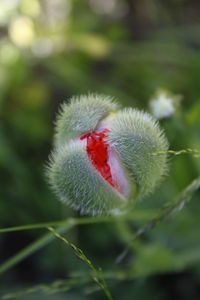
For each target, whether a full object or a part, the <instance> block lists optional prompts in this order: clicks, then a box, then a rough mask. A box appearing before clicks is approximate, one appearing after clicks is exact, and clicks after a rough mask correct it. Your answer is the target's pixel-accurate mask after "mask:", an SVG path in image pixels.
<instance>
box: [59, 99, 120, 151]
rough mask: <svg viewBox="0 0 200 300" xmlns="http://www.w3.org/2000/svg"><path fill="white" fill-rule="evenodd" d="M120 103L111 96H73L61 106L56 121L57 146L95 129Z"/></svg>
mask: <svg viewBox="0 0 200 300" xmlns="http://www.w3.org/2000/svg"><path fill="white" fill-rule="evenodd" d="M117 109H118V105H117V104H116V103H115V102H114V101H113V99H112V98H111V97H109V96H104V95H96V94H88V95H82V96H80V97H73V98H72V99H71V101H70V103H64V104H63V105H62V106H61V110H60V113H59V115H58V117H57V121H56V135H55V146H56V147H59V146H62V145H64V144H65V143H66V142H68V141H70V140H71V139H75V138H78V137H80V136H81V135H82V134H84V133H87V132H91V131H93V130H95V129H96V128H97V126H98V124H99V122H100V121H101V120H102V119H104V118H105V117H106V116H108V115H109V114H110V113H112V112H115V111H116V110H117Z"/></svg>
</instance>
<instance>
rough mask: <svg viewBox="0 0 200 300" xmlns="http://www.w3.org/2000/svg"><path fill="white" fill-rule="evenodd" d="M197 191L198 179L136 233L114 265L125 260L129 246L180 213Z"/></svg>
mask: <svg viewBox="0 0 200 300" xmlns="http://www.w3.org/2000/svg"><path fill="white" fill-rule="evenodd" d="M199 189H200V177H198V178H196V179H195V180H193V181H192V183H191V184H190V185H188V186H187V187H186V188H185V189H184V190H183V192H182V193H181V194H180V196H178V197H177V198H176V199H175V200H174V201H169V202H168V203H167V204H165V205H164V206H163V207H162V208H161V209H160V210H159V211H158V213H157V214H156V215H155V216H154V218H152V220H151V221H150V222H148V223H147V224H146V225H145V226H144V227H142V228H139V229H138V230H137V231H136V233H135V234H134V235H133V236H132V239H131V240H130V242H129V244H128V246H127V247H126V249H125V250H124V251H123V252H122V253H121V254H120V255H119V256H118V257H117V259H116V263H117V264H119V263H120V262H121V261H122V260H123V259H124V258H125V256H126V255H127V253H128V251H129V249H130V247H131V245H132V244H133V242H134V241H135V240H136V239H137V238H138V237H140V236H141V235H143V234H144V233H146V232H148V231H149V230H151V229H153V228H155V227H156V226H157V225H158V224H160V222H162V221H163V220H166V219H168V218H172V217H173V216H174V215H175V214H176V213H178V212H180V211H181V210H182V209H183V208H184V206H185V205H186V204H187V203H188V202H189V201H190V200H191V199H192V196H193V195H194V193H195V192H196V191H197V190H199Z"/></svg>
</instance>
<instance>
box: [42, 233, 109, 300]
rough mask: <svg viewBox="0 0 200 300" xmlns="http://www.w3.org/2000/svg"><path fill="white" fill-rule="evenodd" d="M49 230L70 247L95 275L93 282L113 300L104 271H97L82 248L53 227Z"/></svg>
mask: <svg viewBox="0 0 200 300" xmlns="http://www.w3.org/2000/svg"><path fill="white" fill-rule="evenodd" d="M47 229H48V230H49V231H50V232H52V233H53V234H54V235H55V237H56V238H57V239H59V240H61V241H62V242H63V243H65V244H66V245H67V246H69V247H70V248H71V249H72V250H73V251H74V253H75V254H76V256H77V257H78V258H79V259H80V260H82V261H83V262H84V263H85V264H86V265H87V266H88V267H89V268H90V270H91V271H92V273H93V275H92V279H93V281H94V282H95V283H96V284H97V285H98V286H99V287H100V288H101V289H102V290H103V291H104V293H105V295H106V297H107V299H109V300H112V296H111V293H110V291H109V290H108V287H107V284H106V282H105V279H104V276H103V272H102V269H101V268H99V270H97V269H96V268H95V266H94V265H93V264H92V262H91V260H90V259H88V258H87V256H86V255H85V254H84V252H83V251H82V250H81V249H80V248H78V247H77V246H75V245H74V244H72V243H71V242H69V241H68V240H67V239H66V238H64V237H63V236H62V235H60V234H59V233H58V232H57V231H56V230H55V229H54V228H53V227H48V228H47Z"/></svg>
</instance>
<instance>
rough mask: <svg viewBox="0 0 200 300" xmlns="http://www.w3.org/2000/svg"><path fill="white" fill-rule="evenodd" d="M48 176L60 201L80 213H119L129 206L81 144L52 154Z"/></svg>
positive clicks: (74, 142) (76, 142)
mask: <svg viewBox="0 0 200 300" xmlns="http://www.w3.org/2000/svg"><path fill="white" fill-rule="evenodd" d="M47 176H48V178H49V182H50V184H51V186H52V188H53V190H54V191H55V193H56V194H57V196H58V198H59V199H60V200H61V201H62V202H64V203H66V204H68V205H69V206H71V207H73V208H74V209H75V210H79V211H80V213H81V214H90V215H93V216H94V215H102V214H103V215H109V214H119V213H120V212H121V211H123V209H124V207H125V206H126V199H125V198H123V196H121V195H120V194H119V193H118V192H117V191H116V190H115V189H113V188H112V187H111V186H110V185H109V184H108V183H107V182H106V181H105V180H104V178H103V177H102V176H101V175H100V174H99V173H98V172H97V171H96V170H95V168H94V167H93V165H92V164H91V162H90V160H89V158H88V155H87V153H86V150H85V144H84V143H80V142H79V141H71V142H70V143H69V144H65V145H64V146H62V147H59V149H57V150H56V151H55V152H54V153H53V154H52V155H51V159H50V163H49V166H48V168H47Z"/></svg>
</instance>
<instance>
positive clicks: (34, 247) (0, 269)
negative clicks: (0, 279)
mask: <svg viewBox="0 0 200 300" xmlns="http://www.w3.org/2000/svg"><path fill="white" fill-rule="evenodd" d="M72 227H73V224H69V223H65V224H63V225H62V226H60V227H59V228H58V232H59V233H64V232H66V231H68V230H70V229H71V228H72ZM53 239H55V236H54V235H53V234H52V233H47V234H44V235H43V236H42V237H40V238H39V239H37V240H36V241H34V242H33V243H31V244H30V245H28V246H27V247H25V248H24V249H22V250H21V251H19V252H18V253H17V254H15V255H14V256H12V257H11V258H9V259H8V260H7V261H5V262H4V263H3V264H1V265H0V275H1V274H3V273H5V272H6V271H8V270H9V269H11V268H12V267H14V266H15V265H17V264H18V263H20V262H21V261H22V260H24V259H25V258H27V257H28V256H30V255H31V254H33V253H35V252H36V251H38V250H39V249H41V248H43V247H44V246H46V245H48V244H49V243H50V242H51V241H52V240H53Z"/></svg>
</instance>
